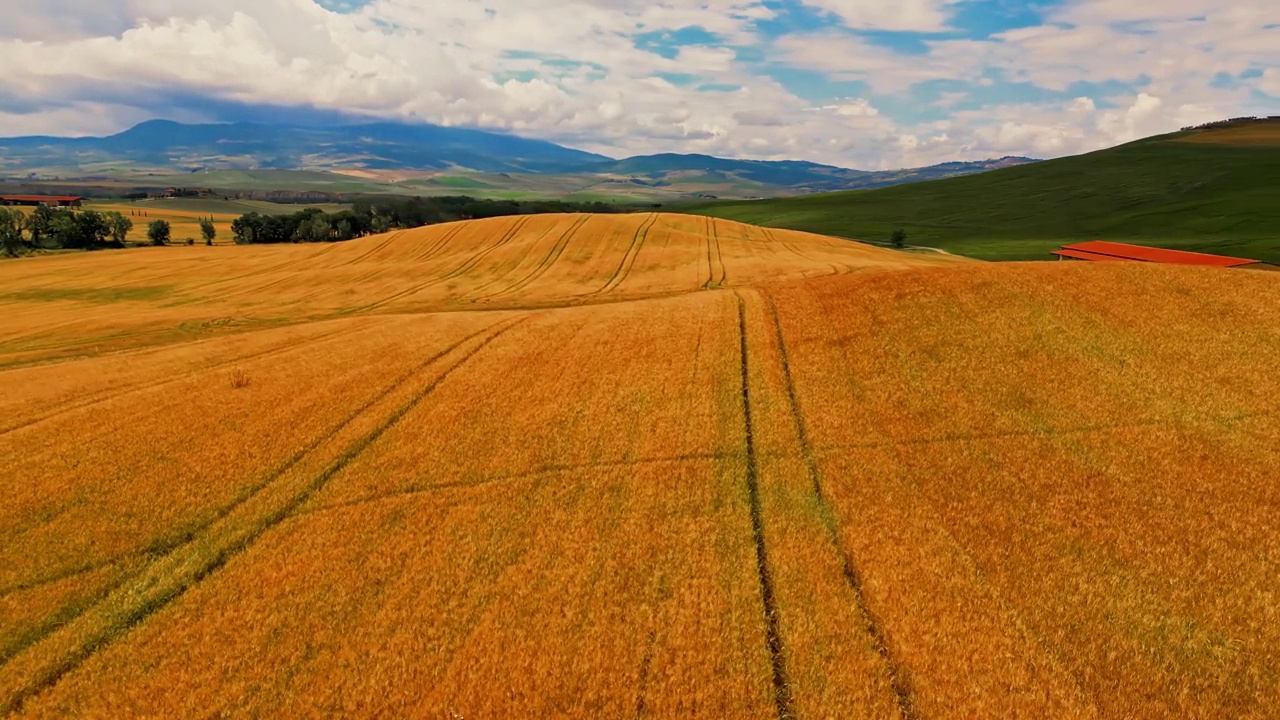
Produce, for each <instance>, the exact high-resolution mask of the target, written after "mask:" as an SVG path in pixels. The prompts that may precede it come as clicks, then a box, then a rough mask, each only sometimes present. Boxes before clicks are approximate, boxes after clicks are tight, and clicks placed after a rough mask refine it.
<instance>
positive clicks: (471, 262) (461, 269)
mask: <svg viewBox="0 0 1280 720" xmlns="http://www.w3.org/2000/svg"><path fill="white" fill-rule="evenodd" d="M530 217H531V216H529V215H522V216H521V217H520V218H519V219H517V220H516V221H515V222H514V223H513V224H512V226H511V228H510V229H509V230H507V232H506V233H505V234H503V236H502V237H501V238H499V239H498V242H496V243H494V244H493V245H490V246H489V247H488V248H485V249H484V250H482V251H480V252H478V253H476V254H475V255H473V256H471V257H470V258H468V259H467V260H465V261H463V263H462V264H461V265H459V266H458V267H456V268H454V269H453V270H451V271H449V272H448V273H446V274H445V275H442V276H440V277H435V278H431V279H430V280H428V281H426V282H424V283H419V284H417V285H414V286H412V287H410V288H409V289H407V290H401V291H400V292H398V293H394V294H392V295H389V296H387V297H385V298H383V299H381V300H378V301H377V302H374V303H371V304H369V305H365V306H364V307H361V308H358V309H356V310H354V311H353V312H369V311H370V310H377V309H378V308H382V307H386V306H387V305H389V304H391V303H393V302H395V301H396V300H399V299H400V298H403V297H408V296H410V295H415V294H417V293H419V292H421V291H423V290H426V289H427V288H429V287H432V286H435V285H439V284H440V283H442V282H448V281H449V280H452V279H454V278H456V277H458V276H459V275H462V274H463V273H465V272H467V271H469V270H471V269H472V268H474V267H475V266H476V265H479V264H480V261H481V260H483V259H484V258H485V256H486V255H488V254H489V253H491V252H493V251H494V250H497V249H498V248H500V247H502V246H503V245H506V244H507V243H509V242H511V240H512V238H514V237H515V236H516V235H517V234H518V233H519V232H520V229H521V228H523V227H524V226H525V224H526V223H528V222H529V218H530Z"/></svg>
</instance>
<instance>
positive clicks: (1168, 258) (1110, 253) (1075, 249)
mask: <svg viewBox="0 0 1280 720" xmlns="http://www.w3.org/2000/svg"><path fill="white" fill-rule="evenodd" d="M1053 254H1054V255H1057V256H1058V257H1060V258H1068V259H1071V260H1092V261H1095V262H1106V261H1124V260H1128V261H1131V262H1152V263H1163V264H1166V265H1200V266H1202V267H1221V268H1231V267H1241V266H1244V265H1256V264H1258V263H1259V261H1258V260H1248V259H1246V258H1237V257H1228V256H1226V255H1210V254H1208V253H1198V252H1187V251H1185V250H1166V249H1164V248H1154V247H1145V246H1143V245H1129V244H1128V243H1117V242H1107V241H1105V240H1091V241H1089V242H1082V243H1076V244H1074V245H1066V246H1064V247H1063V248H1062V249H1061V250H1055V251H1054V253H1053Z"/></svg>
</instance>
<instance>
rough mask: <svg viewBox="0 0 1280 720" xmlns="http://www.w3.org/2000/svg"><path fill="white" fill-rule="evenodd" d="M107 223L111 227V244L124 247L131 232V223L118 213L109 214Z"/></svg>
mask: <svg viewBox="0 0 1280 720" xmlns="http://www.w3.org/2000/svg"><path fill="white" fill-rule="evenodd" d="M107 223H108V224H109V225H110V226H111V242H113V243H115V244H117V245H119V246H120V247H124V241H125V240H126V239H128V237H129V231H130V230H133V221H132V220H130V219H129V218H127V217H125V216H124V215H121V214H120V213H118V212H109V213H107Z"/></svg>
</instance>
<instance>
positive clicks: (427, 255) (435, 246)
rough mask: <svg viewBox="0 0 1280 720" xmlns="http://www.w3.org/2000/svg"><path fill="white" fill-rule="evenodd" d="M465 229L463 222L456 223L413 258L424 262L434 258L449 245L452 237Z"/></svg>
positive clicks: (465, 225)
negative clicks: (455, 225)
mask: <svg viewBox="0 0 1280 720" xmlns="http://www.w3.org/2000/svg"><path fill="white" fill-rule="evenodd" d="M466 229H467V224H466V223H465V222H459V223H457V227H454V228H450V229H449V230H448V231H447V232H445V233H444V235H443V236H442V237H441V238H440V239H439V240H437V241H436V242H434V243H432V244H431V246H430V247H428V248H427V249H426V251H425V252H423V253H422V254H421V255H418V256H416V257H414V260H416V261H417V262H426V261H428V260H430V259H432V258H434V257H435V256H436V255H438V254H440V253H442V252H444V249H445V248H447V247H449V243H451V242H453V239H454V238H456V237H458V236H459V235H461V234H462V231H463V230H466Z"/></svg>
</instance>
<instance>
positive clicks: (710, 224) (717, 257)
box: [702, 217, 729, 290]
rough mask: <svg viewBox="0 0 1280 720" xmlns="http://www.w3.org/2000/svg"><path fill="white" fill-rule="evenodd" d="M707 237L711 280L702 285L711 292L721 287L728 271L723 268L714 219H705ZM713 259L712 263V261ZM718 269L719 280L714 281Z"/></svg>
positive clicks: (722, 256) (722, 257)
mask: <svg viewBox="0 0 1280 720" xmlns="http://www.w3.org/2000/svg"><path fill="white" fill-rule="evenodd" d="M707 236H708V237H710V238H711V239H710V241H709V242H708V243H707V266H708V270H710V275H711V279H708V280H707V284H706V285H703V286H702V288H703V289H704V290H712V289H714V288H717V287H723V286H724V284H725V283H726V282H727V281H728V279H729V271H728V269H727V268H726V267H725V266H724V252H723V250H722V249H721V247H720V229H719V228H718V227H717V226H716V219H715V218H713V217H708V218H707ZM713 257H714V262H713V261H712V260H713ZM716 266H719V267H720V279H719V280H716V279H714V277H715V269H716Z"/></svg>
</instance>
